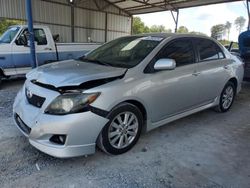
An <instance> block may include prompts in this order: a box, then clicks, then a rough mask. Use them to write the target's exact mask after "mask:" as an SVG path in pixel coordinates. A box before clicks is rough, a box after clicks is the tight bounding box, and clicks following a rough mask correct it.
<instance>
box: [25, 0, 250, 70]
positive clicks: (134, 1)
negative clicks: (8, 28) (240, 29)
mask: <svg viewBox="0 0 250 188" xmlns="http://www.w3.org/2000/svg"><path fill="white" fill-rule="evenodd" d="M43 1H48V0H43ZM62 1H63V2H65V0H62ZM87 1H88V0H67V2H68V3H69V4H71V14H72V16H71V25H72V40H74V16H73V15H74V7H75V6H76V5H77V4H79V3H84V2H87ZM102 1H103V2H105V3H106V5H105V7H100V6H99V4H98V2H97V0H93V1H92V2H94V4H95V5H96V7H97V8H98V9H99V10H101V9H104V8H106V7H108V6H110V5H112V6H114V7H116V8H118V9H119V13H121V12H123V13H124V14H127V15H128V16H131V17H132V15H136V14H145V13H152V12H159V11H171V14H172V17H173V19H174V22H175V25H176V27H175V31H176V30H177V26H178V17H179V9H183V8H190V7H196V6H204V5H211V4H218V3H229V2H236V1H242V0H102ZM246 2H247V4H248V2H249V0H246ZM26 7H27V9H26V14H27V21H28V25H29V31H30V41H31V56H32V65H33V67H35V64H36V63H35V59H36V58H35V48H34V44H32V43H33V42H32V41H33V37H34V36H33V32H32V31H33V21H32V11H31V7H32V5H31V0H26ZM174 13H176V14H174ZM106 19H107V18H106ZM131 25H132V24H131ZM105 28H106V26H105ZM106 32H107V30H106V29H105V33H106ZM105 36H106V34H105ZM105 41H106V39H105Z"/></svg>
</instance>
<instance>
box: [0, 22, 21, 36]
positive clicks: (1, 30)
mask: <svg viewBox="0 0 250 188" xmlns="http://www.w3.org/2000/svg"><path fill="white" fill-rule="evenodd" d="M18 24H23V22H22V21H18V20H8V19H0V35H2V34H3V33H4V32H5V31H6V30H7V28H8V27H9V26H11V25H18Z"/></svg>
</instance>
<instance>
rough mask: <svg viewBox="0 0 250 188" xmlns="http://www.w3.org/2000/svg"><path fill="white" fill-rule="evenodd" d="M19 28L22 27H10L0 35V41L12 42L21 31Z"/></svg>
mask: <svg viewBox="0 0 250 188" xmlns="http://www.w3.org/2000/svg"><path fill="white" fill-rule="evenodd" d="M19 29H20V27H10V28H9V29H8V30H7V31H5V32H4V33H3V35H2V36H1V37H0V43H11V41H12V40H13V38H14V37H15V36H16V34H17V32H18V31H19Z"/></svg>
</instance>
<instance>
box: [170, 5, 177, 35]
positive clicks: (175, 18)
mask: <svg viewBox="0 0 250 188" xmlns="http://www.w3.org/2000/svg"><path fill="white" fill-rule="evenodd" d="M175 11H176V16H175V15H174V13H173V11H172V10H171V15H172V17H173V20H174V23H175V29H174V31H175V33H177V30H178V21H179V10H178V9H177V10H175Z"/></svg>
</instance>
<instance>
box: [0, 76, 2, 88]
mask: <svg viewBox="0 0 250 188" xmlns="http://www.w3.org/2000/svg"><path fill="white" fill-rule="evenodd" d="M1 88H2V76H1V75H0V89H1Z"/></svg>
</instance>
